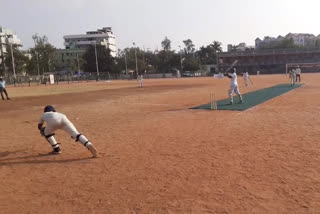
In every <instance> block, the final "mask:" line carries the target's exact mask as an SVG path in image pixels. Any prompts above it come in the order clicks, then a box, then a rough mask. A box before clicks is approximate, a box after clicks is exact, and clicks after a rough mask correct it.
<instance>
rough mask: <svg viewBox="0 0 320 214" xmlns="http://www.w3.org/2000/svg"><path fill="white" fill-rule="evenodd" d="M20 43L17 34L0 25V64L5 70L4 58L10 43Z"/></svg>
mask: <svg viewBox="0 0 320 214" xmlns="http://www.w3.org/2000/svg"><path fill="white" fill-rule="evenodd" d="M12 44H17V45H20V44H21V41H20V39H19V38H18V36H17V35H16V34H15V33H14V32H13V31H12V30H10V29H7V28H5V27H2V26H0V66H1V68H2V69H3V70H4V71H5V70H6V67H5V65H4V63H3V62H4V60H5V58H6V57H7V54H8V49H9V48H10V45H12Z"/></svg>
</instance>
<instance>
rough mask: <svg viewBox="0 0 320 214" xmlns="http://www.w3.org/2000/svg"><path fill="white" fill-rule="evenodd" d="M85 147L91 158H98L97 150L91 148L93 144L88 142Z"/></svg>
mask: <svg viewBox="0 0 320 214" xmlns="http://www.w3.org/2000/svg"><path fill="white" fill-rule="evenodd" d="M86 146H87V149H88V150H89V151H90V152H91V154H92V157H94V158H96V157H97V156H98V154H97V150H96V148H95V147H94V146H93V144H92V143H90V142H89V143H88V144H87V145H86Z"/></svg>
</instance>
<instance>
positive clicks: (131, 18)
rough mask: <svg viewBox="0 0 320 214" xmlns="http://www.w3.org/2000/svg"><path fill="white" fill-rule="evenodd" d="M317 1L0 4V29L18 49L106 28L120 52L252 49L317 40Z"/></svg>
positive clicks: (5, 0) (11, 0)
mask: <svg viewBox="0 0 320 214" xmlns="http://www.w3.org/2000/svg"><path fill="white" fill-rule="evenodd" d="M319 6H320V1H317V0H304V1H298V0H291V1H289V0H268V1H262V0H0V8H1V12H0V25H1V26H4V27H6V28H9V29H12V30H14V31H15V32H16V33H17V35H18V37H19V38H20V39H21V40H22V44H23V46H24V49H26V48H30V47H32V45H33V40H32V35H33V34H35V33H38V34H40V35H46V36H47V37H48V38H49V42H50V43H52V44H53V45H54V46H56V47H57V48H63V36H64V35H69V34H83V33H85V32H86V31H92V30H96V29H98V28H102V27H109V26H110V27H112V29H113V32H114V34H115V36H116V42H117V46H118V48H120V49H123V48H125V47H130V46H132V42H135V43H136V44H137V46H139V47H141V48H143V47H144V48H145V49H147V48H149V49H151V50H154V49H156V48H157V47H158V48H161V41H162V40H163V39H164V38H165V36H167V37H168V38H169V39H170V40H171V41H172V48H173V49H176V50H178V46H179V45H181V46H183V42H182V41H183V40H186V39H191V40H192V41H193V43H194V44H195V46H196V48H199V47H200V46H203V45H208V44H210V43H211V42H213V41H214V40H217V41H220V42H221V43H222V44H223V48H224V50H226V46H227V44H238V43H240V42H245V43H247V45H254V40H255V39H256V38H257V37H260V38H263V37H264V36H278V35H286V34H287V33H289V32H292V33H312V34H315V35H318V34H320V28H319V27H318V26H319V23H318V20H320V19H319V18H320V13H319V12H318V10H319V9H318V8H319Z"/></svg>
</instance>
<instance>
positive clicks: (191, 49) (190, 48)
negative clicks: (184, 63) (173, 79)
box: [183, 39, 195, 55]
mask: <svg viewBox="0 0 320 214" xmlns="http://www.w3.org/2000/svg"><path fill="white" fill-rule="evenodd" d="M183 43H184V45H185V46H186V47H185V49H184V50H185V53H186V55H189V54H192V53H193V52H194V51H195V48H194V44H193V43H192V41H191V39H187V40H184V41H183Z"/></svg>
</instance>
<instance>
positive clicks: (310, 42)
mask: <svg viewBox="0 0 320 214" xmlns="http://www.w3.org/2000/svg"><path fill="white" fill-rule="evenodd" d="M284 39H292V40H293V42H294V44H295V45H296V46H299V47H306V48H314V47H315V46H319V44H320V42H319V41H320V35H318V36H315V35H313V34H309V33H288V34H287V35H286V36H284V37H283V36H278V37H277V38H275V37H270V36H265V37H264V39H263V40H261V39H260V38H257V39H256V40H255V49H262V48H264V47H267V46H269V47H270V45H277V44H280V43H281V42H282V41H283V40H284ZM317 43H319V44H317Z"/></svg>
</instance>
